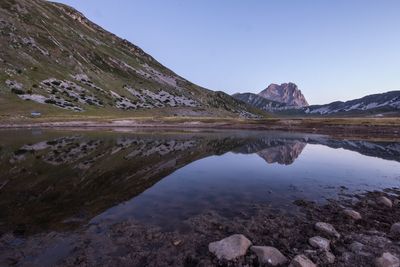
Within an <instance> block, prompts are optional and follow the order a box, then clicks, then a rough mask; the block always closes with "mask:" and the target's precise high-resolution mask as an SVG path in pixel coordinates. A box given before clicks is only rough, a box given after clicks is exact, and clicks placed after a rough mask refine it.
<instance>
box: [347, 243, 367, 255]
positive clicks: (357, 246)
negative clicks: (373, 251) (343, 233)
mask: <svg viewBox="0 0 400 267" xmlns="http://www.w3.org/2000/svg"><path fill="white" fill-rule="evenodd" d="M363 248H364V244H362V243H360V242H357V241H354V242H353V243H351V244H350V250H351V251H353V252H354V253H360V252H361V251H362V250H363Z"/></svg>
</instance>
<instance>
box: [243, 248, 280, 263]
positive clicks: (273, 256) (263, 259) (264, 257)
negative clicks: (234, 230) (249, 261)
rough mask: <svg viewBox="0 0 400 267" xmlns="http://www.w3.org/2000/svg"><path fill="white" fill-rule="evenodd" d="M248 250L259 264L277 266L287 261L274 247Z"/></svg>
mask: <svg viewBox="0 0 400 267" xmlns="http://www.w3.org/2000/svg"><path fill="white" fill-rule="evenodd" d="M250 250H251V251H253V252H254V253H255V254H256V255H257V257H258V261H259V262H260V263H261V264H266V265H269V266H279V265H282V264H285V263H286V262H287V261H288V259H287V258H286V257H285V256H284V255H283V254H282V253H281V252H280V251H279V250H278V249H276V248H274V247H267V246H265V247H264V246H252V247H251V248H250Z"/></svg>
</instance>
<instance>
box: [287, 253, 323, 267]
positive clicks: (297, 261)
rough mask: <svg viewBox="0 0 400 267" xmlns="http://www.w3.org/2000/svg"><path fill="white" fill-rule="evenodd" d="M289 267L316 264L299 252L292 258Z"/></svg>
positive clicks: (313, 266) (307, 266)
mask: <svg viewBox="0 0 400 267" xmlns="http://www.w3.org/2000/svg"><path fill="white" fill-rule="evenodd" d="M289 267H317V265H316V264H315V263H314V262H312V261H311V260H310V259H309V258H307V257H306V256H305V255H303V254H300V255H297V256H296V257H294V258H293V260H292V262H291V263H290V265H289Z"/></svg>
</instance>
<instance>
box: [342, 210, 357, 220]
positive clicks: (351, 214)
mask: <svg viewBox="0 0 400 267" xmlns="http://www.w3.org/2000/svg"><path fill="white" fill-rule="evenodd" d="M343 213H344V214H345V215H346V216H347V217H350V218H351V219H353V220H361V219H362V217H361V214H360V213H359V212H357V211H355V210H351V209H346V210H344V211H343Z"/></svg>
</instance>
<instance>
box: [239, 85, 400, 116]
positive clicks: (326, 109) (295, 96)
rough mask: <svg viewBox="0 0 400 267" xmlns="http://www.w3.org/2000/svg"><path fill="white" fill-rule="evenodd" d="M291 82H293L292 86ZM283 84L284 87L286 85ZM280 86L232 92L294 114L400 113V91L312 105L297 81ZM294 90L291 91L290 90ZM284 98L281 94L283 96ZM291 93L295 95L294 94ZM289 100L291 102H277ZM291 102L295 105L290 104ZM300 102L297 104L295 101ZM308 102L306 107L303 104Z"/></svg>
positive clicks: (259, 105)
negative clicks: (262, 89)
mask: <svg viewBox="0 0 400 267" xmlns="http://www.w3.org/2000/svg"><path fill="white" fill-rule="evenodd" d="M290 84H291V85H290ZM282 85H283V86H282ZM282 85H281V86H277V85H274V84H271V85H270V86H268V88H267V89H265V90H264V91H262V92H261V93H260V94H254V93H237V94H234V95H232V96H233V97H234V98H236V99H238V100H241V101H243V102H245V103H247V104H249V105H252V106H253V107H255V108H258V109H261V110H264V111H267V112H271V113H275V114H277V115H290V116H353V115H354V116H369V115H371V116H386V115H387V116H391V115H395V116H398V115H400V91H390V92H386V93H381V94H372V95H367V96H364V97H361V98H358V99H353V100H349V101H345V102H343V101H335V102H332V103H329V104H324V105H308V102H307V101H306V100H305V97H304V96H303V95H302V94H301V91H300V90H298V89H297V86H295V84H293V83H287V84H282ZM290 92H291V93H290ZM282 95H283V96H284V97H282V98H281V97H280V96H282ZM290 96H291V97H290ZM274 99H280V100H281V101H283V100H282V99H286V100H285V101H287V102H288V103H282V102H281V101H275V100H274ZM289 103H291V104H289ZM293 103H296V104H293ZM306 104H307V105H306ZM302 105H304V106H302Z"/></svg>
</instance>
